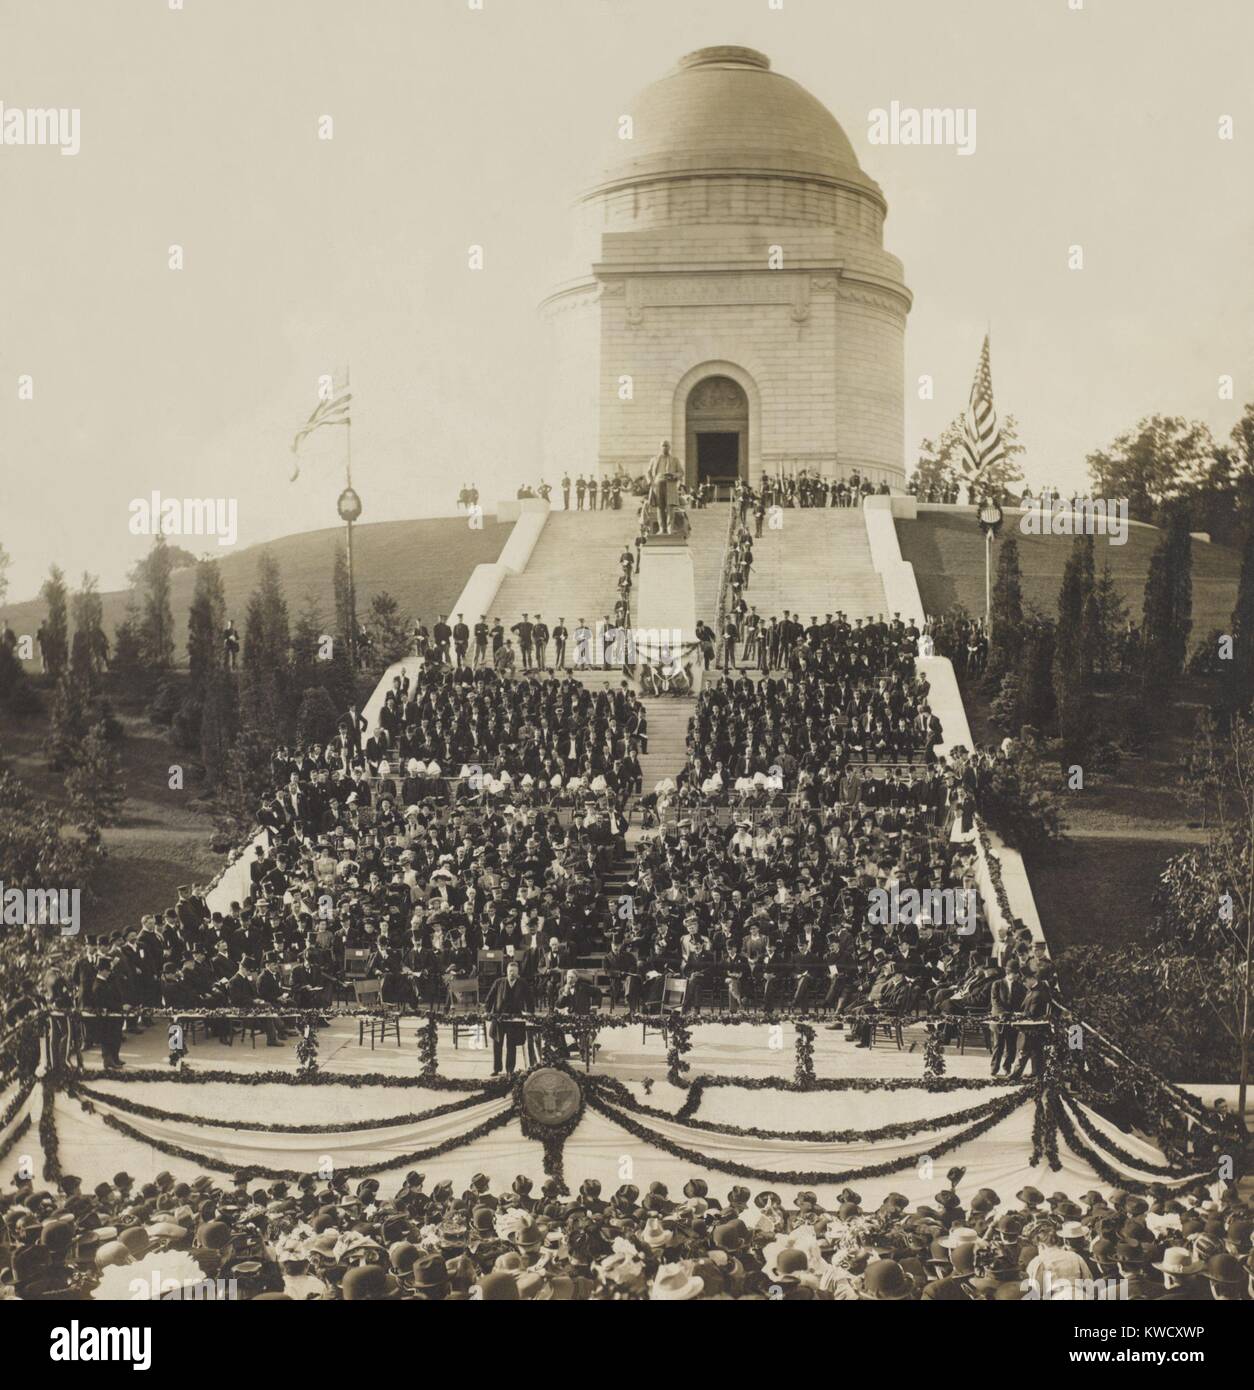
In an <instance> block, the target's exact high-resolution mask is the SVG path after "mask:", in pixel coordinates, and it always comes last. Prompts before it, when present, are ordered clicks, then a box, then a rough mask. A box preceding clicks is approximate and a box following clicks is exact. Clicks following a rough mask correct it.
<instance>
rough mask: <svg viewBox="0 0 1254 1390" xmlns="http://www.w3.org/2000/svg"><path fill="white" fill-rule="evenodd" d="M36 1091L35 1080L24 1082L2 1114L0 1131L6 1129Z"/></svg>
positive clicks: (29, 1079)
mask: <svg viewBox="0 0 1254 1390" xmlns="http://www.w3.org/2000/svg"><path fill="white" fill-rule="evenodd" d="M34 1089H35V1078H34V1077H33V1076H32V1077H28V1078H27V1080H25V1081H24V1082H22V1084H21V1086H20V1087H19V1088H18V1090H17V1093H16V1094H15V1095H14V1097H13V1099H12V1100H11V1101H10V1102H9V1103H8V1105H6V1106H5V1107H4V1113H3V1114H0V1129H6V1128H7V1127H8V1125H9V1124H10V1122H11V1121H12V1119H13V1117H14V1116H15V1115H16V1114H17V1112H18V1111H19V1110H20V1109H21V1108H22V1106H24V1105H25V1104H26V1102H27V1101H28V1100H29V1099H30V1096H31V1092H32V1091H33V1090H34Z"/></svg>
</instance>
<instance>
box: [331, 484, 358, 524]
mask: <svg viewBox="0 0 1254 1390" xmlns="http://www.w3.org/2000/svg"><path fill="white" fill-rule="evenodd" d="M335 509H336V511H337V512H339V514H340V520H341V521H345V522H347V523H348V524H349V525H350V526H351V525H352V524H353V522H354V521H356V520H357V518H358V517H359V516H360V515H361V498H360V497H358V495H357V493H356V492H355V491H354V490H353V489H352V488H351V487H346V488H345V489H344V491H343V492H341V493H340V495H339V498H338V500H337V501H336V504H335Z"/></svg>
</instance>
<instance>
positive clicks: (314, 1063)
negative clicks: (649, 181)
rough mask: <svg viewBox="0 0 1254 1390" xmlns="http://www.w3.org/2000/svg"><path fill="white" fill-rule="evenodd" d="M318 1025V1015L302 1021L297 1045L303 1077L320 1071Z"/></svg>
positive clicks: (310, 1015)
mask: <svg viewBox="0 0 1254 1390" xmlns="http://www.w3.org/2000/svg"><path fill="white" fill-rule="evenodd" d="M317 1023H318V1015H317V1014H316V1013H313V1012H310V1013H307V1014H305V1015H304V1017H302V1019H301V1021H300V1041H299V1042H298V1043H297V1044H296V1060H297V1061H298V1062H299V1063H300V1071H301V1075H302V1076H311V1075H312V1074H313V1073H314V1072H316V1071H317V1070H318V1028H317ZM372 1036H373V1035H372Z"/></svg>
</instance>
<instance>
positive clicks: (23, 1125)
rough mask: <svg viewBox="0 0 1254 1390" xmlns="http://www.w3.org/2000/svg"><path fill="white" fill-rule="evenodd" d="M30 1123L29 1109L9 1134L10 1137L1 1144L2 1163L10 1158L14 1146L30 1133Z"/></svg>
mask: <svg viewBox="0 0 1254 1390" xmlns="http://www.w3.org/2000/svg"><path fill="white" fill-rule="evenodd" d="M30 1124H31V1120H30V1112H29V1111H27V1113H26V1114H25V1115H23V1116H22V1118H21V1120H20V1121H19V1122H18V1125H17V1127H16V1128H15V1129H14V1131H13V1133H12V1134H10V1135H9V1137H8V1138H7V1139H6V1140H5V1141H4V1143H3V1144H0V1163H3V1162H4V1160H5V1159H6V1158H8V1156H9V1154H10V1153H11V1152H12V1150H13V1148H14V1146H15V1145H16V1144H17V1143H18V1141H19V1140H21V1139H22V1138H23V1137H24V1136H25V1135H26V1134H27V1133H28V1131H29V1130H30Z"/></svg>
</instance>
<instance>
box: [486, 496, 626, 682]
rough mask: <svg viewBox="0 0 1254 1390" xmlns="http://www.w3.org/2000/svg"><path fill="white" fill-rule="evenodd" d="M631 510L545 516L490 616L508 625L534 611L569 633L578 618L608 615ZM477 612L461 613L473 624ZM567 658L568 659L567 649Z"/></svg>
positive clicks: (591, 619)
mask: <svg viewBox="0 0 1254 1390" xmlns="http://www.w3.org/2000/svg"><path fill="white" fill-rule="evenodd" d="M636 529H637V520H636V513H635V509H634V508H631V507H628V506H627V505H626V504H624V506H623V508H622V510H621V511H617V512H615V511H608V510H607V511H603V512H602V511H597V512H588V511H584V512H579V511H575V512H563V511H556V512H550V513H549V515H548V518H547V520H546V521H545V525H544V530H543V531H542V532H541V533H540V539H539V540H538V541H537V542H536V547H535V550H534V551H532V554H531V558H530V560H529V561H528V563H527V568H526V569H525V570H524V571H523V572H522V573H521V574H517V575H510V576H509V577H508V578H507V579H506V580H505V581H504V583H502V585H501V587H500V590H499V591H498V593H497V596H496V600H495V602H494V604H493V612H492V613H491V614H489V617H490V618H491V617H496V616H498V615H499V617H500V618H501V621H502V622H503V623H504V624H505V626H506V627H507V628H508V627H511V626H512V625H513V624H514V623H516V622H517V621H518V620H519V618H520V617H521V616H522V615H523V613H529V614H530V615H531V616H532V617H533V618H534V617H535V615H536V613H540V614H541V615H542V616H543V618H544V621H545V622H546V623H547V624H548V625H549V627H552V626H554V624H555V623H556V622H557V620H558V619H559V618H565V620H566V626H567V627H568V628H571V629H572V630H573V629H574V627H575V624H576V623H577V622H578V620H579V619H580V618H585V619H587V621H588V622H589V623H595V622H596V620H597V619H598V618H602V617H605V616H606V615H608V614H611V613H612V612H613V611H614V604H615V602H616V601H617V599H618V575H619V568H618V557H619V555H620V554H621V553H622V551H623V548H624V546H627V545H631V544H632V543H633V542H634V541H635V537H636ZM478 616H479V615H478V614H477V613H476V614H474V615H471V614H469V613H468V614H467V615H466V621H467V622H468V623H471V624H473V623H474V622H475V621H476V619H477V618H478ZM567 658H568V660H570V659H571V658H573V652H572V651H571V649H570V646H569V645H568V646H567Z"/></svg>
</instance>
